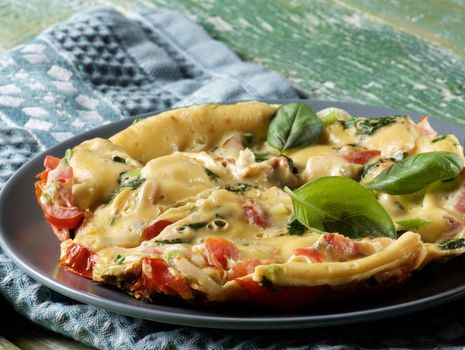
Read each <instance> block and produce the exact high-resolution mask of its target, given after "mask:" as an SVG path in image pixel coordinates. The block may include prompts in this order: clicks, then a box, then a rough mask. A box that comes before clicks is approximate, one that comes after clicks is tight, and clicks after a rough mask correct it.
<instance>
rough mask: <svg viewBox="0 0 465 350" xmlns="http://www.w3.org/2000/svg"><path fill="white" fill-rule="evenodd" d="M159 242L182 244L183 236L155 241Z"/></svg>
mask: <svg viewBox="0 0 465 350" xmlns="http://www.w3.org/2000/svg"><path fill="white" fill-rule="evenodd" d="M155 243H157V244H180V243H183V241H182V239H181V238H175V239H162V240H159V241H155Z"/></svg>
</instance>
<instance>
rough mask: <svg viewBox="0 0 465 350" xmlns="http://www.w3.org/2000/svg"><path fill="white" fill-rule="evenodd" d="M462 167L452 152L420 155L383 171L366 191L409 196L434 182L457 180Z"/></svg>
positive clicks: (370, 183)
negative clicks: (455, 178)
mask: <svg viewBox="0 0 465 350" xmlns="http://www.w3.org/2000/svg"><path fill="white" fill-rule="evenodd" d="M463 166H464V163H463V159H462V157H460V156H458V155H457V154H455V153H452V152H444V151H439V152H426V153H419V154H415V155H413V156H409V157H406V158H404V159H402V160H400V161H398V162H396V163H394V164H393V165H392V166H390V167H389V168H386V169H384V170H383V171H382V172H381V173H379V174H378V175H377V176H376V177H375V178H374V179H373V180H371V181H370V182H368V183H367V184H365V187H367V188H369V189H372V190H376V191H378V192H383V193H389V194H410V193H414V192H417V191H419V190H421V189H423V188H425V187H426V186H428V185H430V184H432V183H433V182H435V181H438V180H445V179H450V178H454V177H456V176H457V175H459V174H460V172H461V171H462V169H463Z"/></svg>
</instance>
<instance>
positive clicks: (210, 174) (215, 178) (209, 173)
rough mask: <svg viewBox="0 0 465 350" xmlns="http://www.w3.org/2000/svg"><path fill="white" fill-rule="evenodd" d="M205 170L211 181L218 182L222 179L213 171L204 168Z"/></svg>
mask: <svg viewBox="0 0 465 350" xmlns="http://www.w3.org/2000/svg"><path fill="white" fill-rule="evenodd" d="M203 169H204V170H205V172H206V173H207V175H208V177H209V178H210V180H212V181H215V182H216V181H218V179H219V177H220V176H219V175H217V174H215V173H214V172H213V171H211V170H210V169H208V168H205V167H204V168H203Z"/></svg>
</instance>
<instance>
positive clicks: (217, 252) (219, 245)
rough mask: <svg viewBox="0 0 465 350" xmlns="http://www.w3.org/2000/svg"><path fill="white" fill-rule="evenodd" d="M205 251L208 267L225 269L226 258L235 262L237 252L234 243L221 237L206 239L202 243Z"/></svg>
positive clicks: (237, 255) (237, 256) (226, 264)
mask: <svg viewBox="0 0 465 350" xmlns="http://www.w3.org/2000/svg"><path fill="white" fill-rule="evenodd" d="M203 244H204V246H205V248H206V250H207V261H208V263H209V264H210V265H213V266H217V267H221V268H223V269H225V268H226V267H227V266H228V260H227V259H228V258H229V259H232V260H237V259H238V258H239V251H238V250H237V248H236V246H235V245H234V243H232V242H231V241H228V240H227V239H224V238H221V237H208V238H207V239H206V240H205V242H204V243H203Z"/></svg>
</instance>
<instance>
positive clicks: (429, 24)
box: [0, 0, 465, 349]
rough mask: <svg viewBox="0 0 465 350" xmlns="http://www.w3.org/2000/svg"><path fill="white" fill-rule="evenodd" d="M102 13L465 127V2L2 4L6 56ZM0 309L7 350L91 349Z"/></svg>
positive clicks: (309, 88) (87, 0) (92, 0)
mask: <svg viewBox="0 0 465 350" xmlns="http://www.w3.org/2000/svg"><path fill="white" fill-rule="evenodd" d="M95 5H113V6H115V7H116V8H118V9H120V10H121V11H123V12H127V11H134V10H137V9H138V8H141V7H153V6H160V7H168V8H172V9H176V10H179V11H181V12H183V13H185V14H186V15H188V16H189V17H191V18H193V19H194V20H196V21H197V22H199V23H201V24H202V25H203V26H204V27H205V28H206V29H207V31H208V32H209V33H210V34H211V35H212V36H213V37H215V38H217V39H219V40H222V41H224V42H225V43H226V44H228V45H229V46H230V47H231V48H232V49H234V50H235V51H236V52H237V53H238V54H239V55H240V56H241V57H242V58H243V59H244V60H249V61H254V62H257V63H260V64H263V65H265V66H267V67H268V68H270V69H272V70H274V71H276V72H278V73H281V74H283V75H284V76H286V77H287V78H288V79H289V80H290V81H291V82H292V83H293V84H294V85H295V86H296V87H298V88H299V89H300V90H302V91H303V92H305V93H306V94H307V95H308V96H309V97H310V98H313V99H325V100H337V101H350V102H361V103H367V104H373V105H381V106H391V107H399V108H403V109H407V110H413V111H417V112H424V113H426V112H428V113H429V114H431V115H433V116H435V117H438V118H442V119H448V120H453V121H455V122H458V123H460V124H463V125H465V50H464V47H465V36H464V35H463V28H464V24H465V20H464V18H465V2H464V1H462V0H442V1H441V2H440V4H439V2H438V1H437V0H405V1H390V2H387V1H383V0H333V1H327V0H272V1H270V0H254V1H247V0H237V1H226V0H209V1H195V0H126V1H125V0H114V1H111V0H69V1H66V2H65V1H63V0H35V1H16V0H0V52H1V51H7V50H8V49H10V48H12V47H14V46H16V45H18V44H21V43H22V42H24V41H26V40H28V39H30V38H32V37H34V36H35V35H36V34H38V33H39V32H40V31H41V30H43V29H45V28H46V27H48V26H50V25H52V24H54V23H57V22H60V21H63V20H65V19H67V18H68V17H69V16H71V15H72V14H74V13H76V12H78V11H81V10H84V9H87V8H89V7H92V6H95ZM0 308H1V310H2V312H4V310H6V311H5V312H6V313H8V314H9V315H12V316H11V317H13V319H14V320H15V322H16V323H15V327H9V328H8V329H1V328H0V349H9V348H15V345H14V344H16V346H19V347H22V348H31V349H35V348H37V349H55V348H64V349H83V348H85V347H83V346H80V345H79V344H77V343H72V342H70V341H69V340H66V339H64V338H62V337H58V336H56V335H54V334H53V333H51V332H46V331H44V330H42V329H40V328H39V327H34V328H33V332H28V333H27V334H26V332H25V331H24V330H25V329H28V327H30V323H29V322H27V321H25V320H24V319H22V318H20V317H19V316H17V315H15V314H14V312H13V310H11V309H10V308H9V307H8V306H7V305H5V304H4V303H3V302H2V301H1V300H0ZM3 319H5V318H3ZM7 339H8V340H7Z"/></svg>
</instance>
